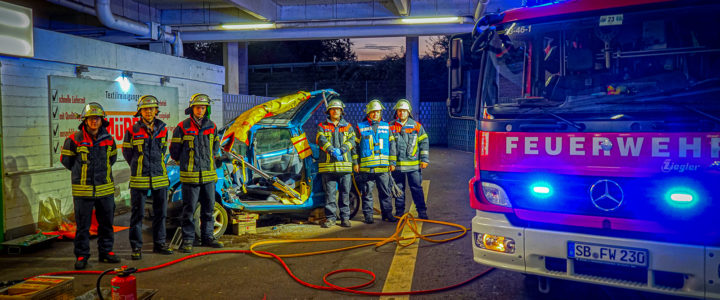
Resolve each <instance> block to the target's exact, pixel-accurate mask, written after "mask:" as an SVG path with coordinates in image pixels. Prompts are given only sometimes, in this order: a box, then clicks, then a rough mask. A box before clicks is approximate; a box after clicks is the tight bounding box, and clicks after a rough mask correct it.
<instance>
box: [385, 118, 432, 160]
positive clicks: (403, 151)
mask: <svg viewBox="0 0 720 300" xmlns="http://www.w3.org/2000/svg"><path fill="white" fill-rule="evenodd" d="M390 131H391V132H392V135H393V136H394V137H395V149H396V150H397V167H396V171H401V172H410V171H416V170H419V169H420V162H425V163H430V141H429V140H428V135H427V133H426V132H425V128H423V126H422V125H420V122H417V121H415V120H413V119H412V118H408V119H407V121H406V122H405V125H403V124H402V123H400V121H399V120H395V121H393V122H392V123H391V124H390Z"/></svg>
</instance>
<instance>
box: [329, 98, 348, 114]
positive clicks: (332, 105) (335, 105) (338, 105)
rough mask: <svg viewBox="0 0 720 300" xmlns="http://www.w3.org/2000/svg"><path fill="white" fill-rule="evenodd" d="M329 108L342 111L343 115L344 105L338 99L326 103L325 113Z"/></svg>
mask: <svg viewBox="0 0 720 300" xmlns="http://www.w3.org/2000/svg"><path fill="white" fill-rule="evenodd" d="M331 108H339V109H341V110H342V112H343V114H345V103H343V102H342V100H340V99H332V100H330V102H328V105H327V109H326V110H325V112H329V111H330V109H331Z"/></svg>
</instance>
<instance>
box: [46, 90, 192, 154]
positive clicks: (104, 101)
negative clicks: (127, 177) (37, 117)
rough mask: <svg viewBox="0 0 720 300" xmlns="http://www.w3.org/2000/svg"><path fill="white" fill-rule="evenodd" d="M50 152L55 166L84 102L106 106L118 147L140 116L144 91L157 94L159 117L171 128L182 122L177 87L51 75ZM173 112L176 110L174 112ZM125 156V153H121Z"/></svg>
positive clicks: (77, 120) (120, 146)
mask: <svg viewBox="0 0 720 300" xmlns="http://www.w3.org/2000/svg"><path fill="white" fill-rule="evenodd" d="M49 94H50V95H49V100H50V106H49V107H50V148H51V149H50V153H51V160H50V161H51V162H52V164H53V166H57V165H59V164H60V151H61V150H62V146H63V144H64V142H65V138H66V137H68V136H70V135H72V134H74V133H75V132H77V131H78V125H80V119H79V117H80V114H81V113H82V110H83V108H84V107H85V104H87V103H90V102H97V103H100V105H102V106H103V108H104V109H105V112H106V114H107V120H108V121H109V122H110V126H108V131H109V133H110V135H112V136H113V137H114V138H115V142H116V143H117V145H118V149H121V148H122V141H123V138H124V136H125V131H126V129H127V128H129V127H131V126H132V125H133V124H135V121H137V120H139V118H138V117H135V116H134V115H135V113H136V112H137V100H138V99H139V98H140V97H141V96H142V95H148V94H149V95H153V96H155V97H156V98H157V99H158V101H159V102H160V103H159V106H160V114H158V119H160V120H162V121H163V122H165V123H167V125H168V131H169V132H172V130H173V129H174V127H175V126H176V125H177V124H178V122H179V116H178V115H177V111H178V90H177V88H175V87H163V86H154V85H144V84H130V85H129V87H128V86H126V90H123V88H122V87H121V85H120V83H119V82H115V81H104V80H93V79H81V78H74V77H61V76H50V87H49ZM171 112H173V113H171ZM118 159H119V160H122V155H118Z"/></svg>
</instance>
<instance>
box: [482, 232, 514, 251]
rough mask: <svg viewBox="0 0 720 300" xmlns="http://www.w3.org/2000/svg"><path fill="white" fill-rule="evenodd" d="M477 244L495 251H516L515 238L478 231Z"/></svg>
mask: <svg viewBox="0 0 720 300" xmlns="http://www.w3.org/2000/svg"><path fill="white" fill-rule="evenodd" d="M475 246H476V247H478V248H483V249H487V250H491V251H495V252H502V253H515V240H513V239H512V238H509V237H505V236H499V235H492V234H487V233H478V232H476V233H475Z"/></svg>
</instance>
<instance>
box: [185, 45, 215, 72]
mask: <svg viewBox="0 0 720 300" xmlns="http://www.w3.org/2000/svg"><path fill="white" fill-rule="evenodd" d="M222 51H223V48H222V43H208V42H199V43H185V44H183V54H184V55H185V57H187V58H189V59H194V60H199V61H202V62H206V63H211V64H216V65H220V66H222V65H223V53H222Z"/></svg>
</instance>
